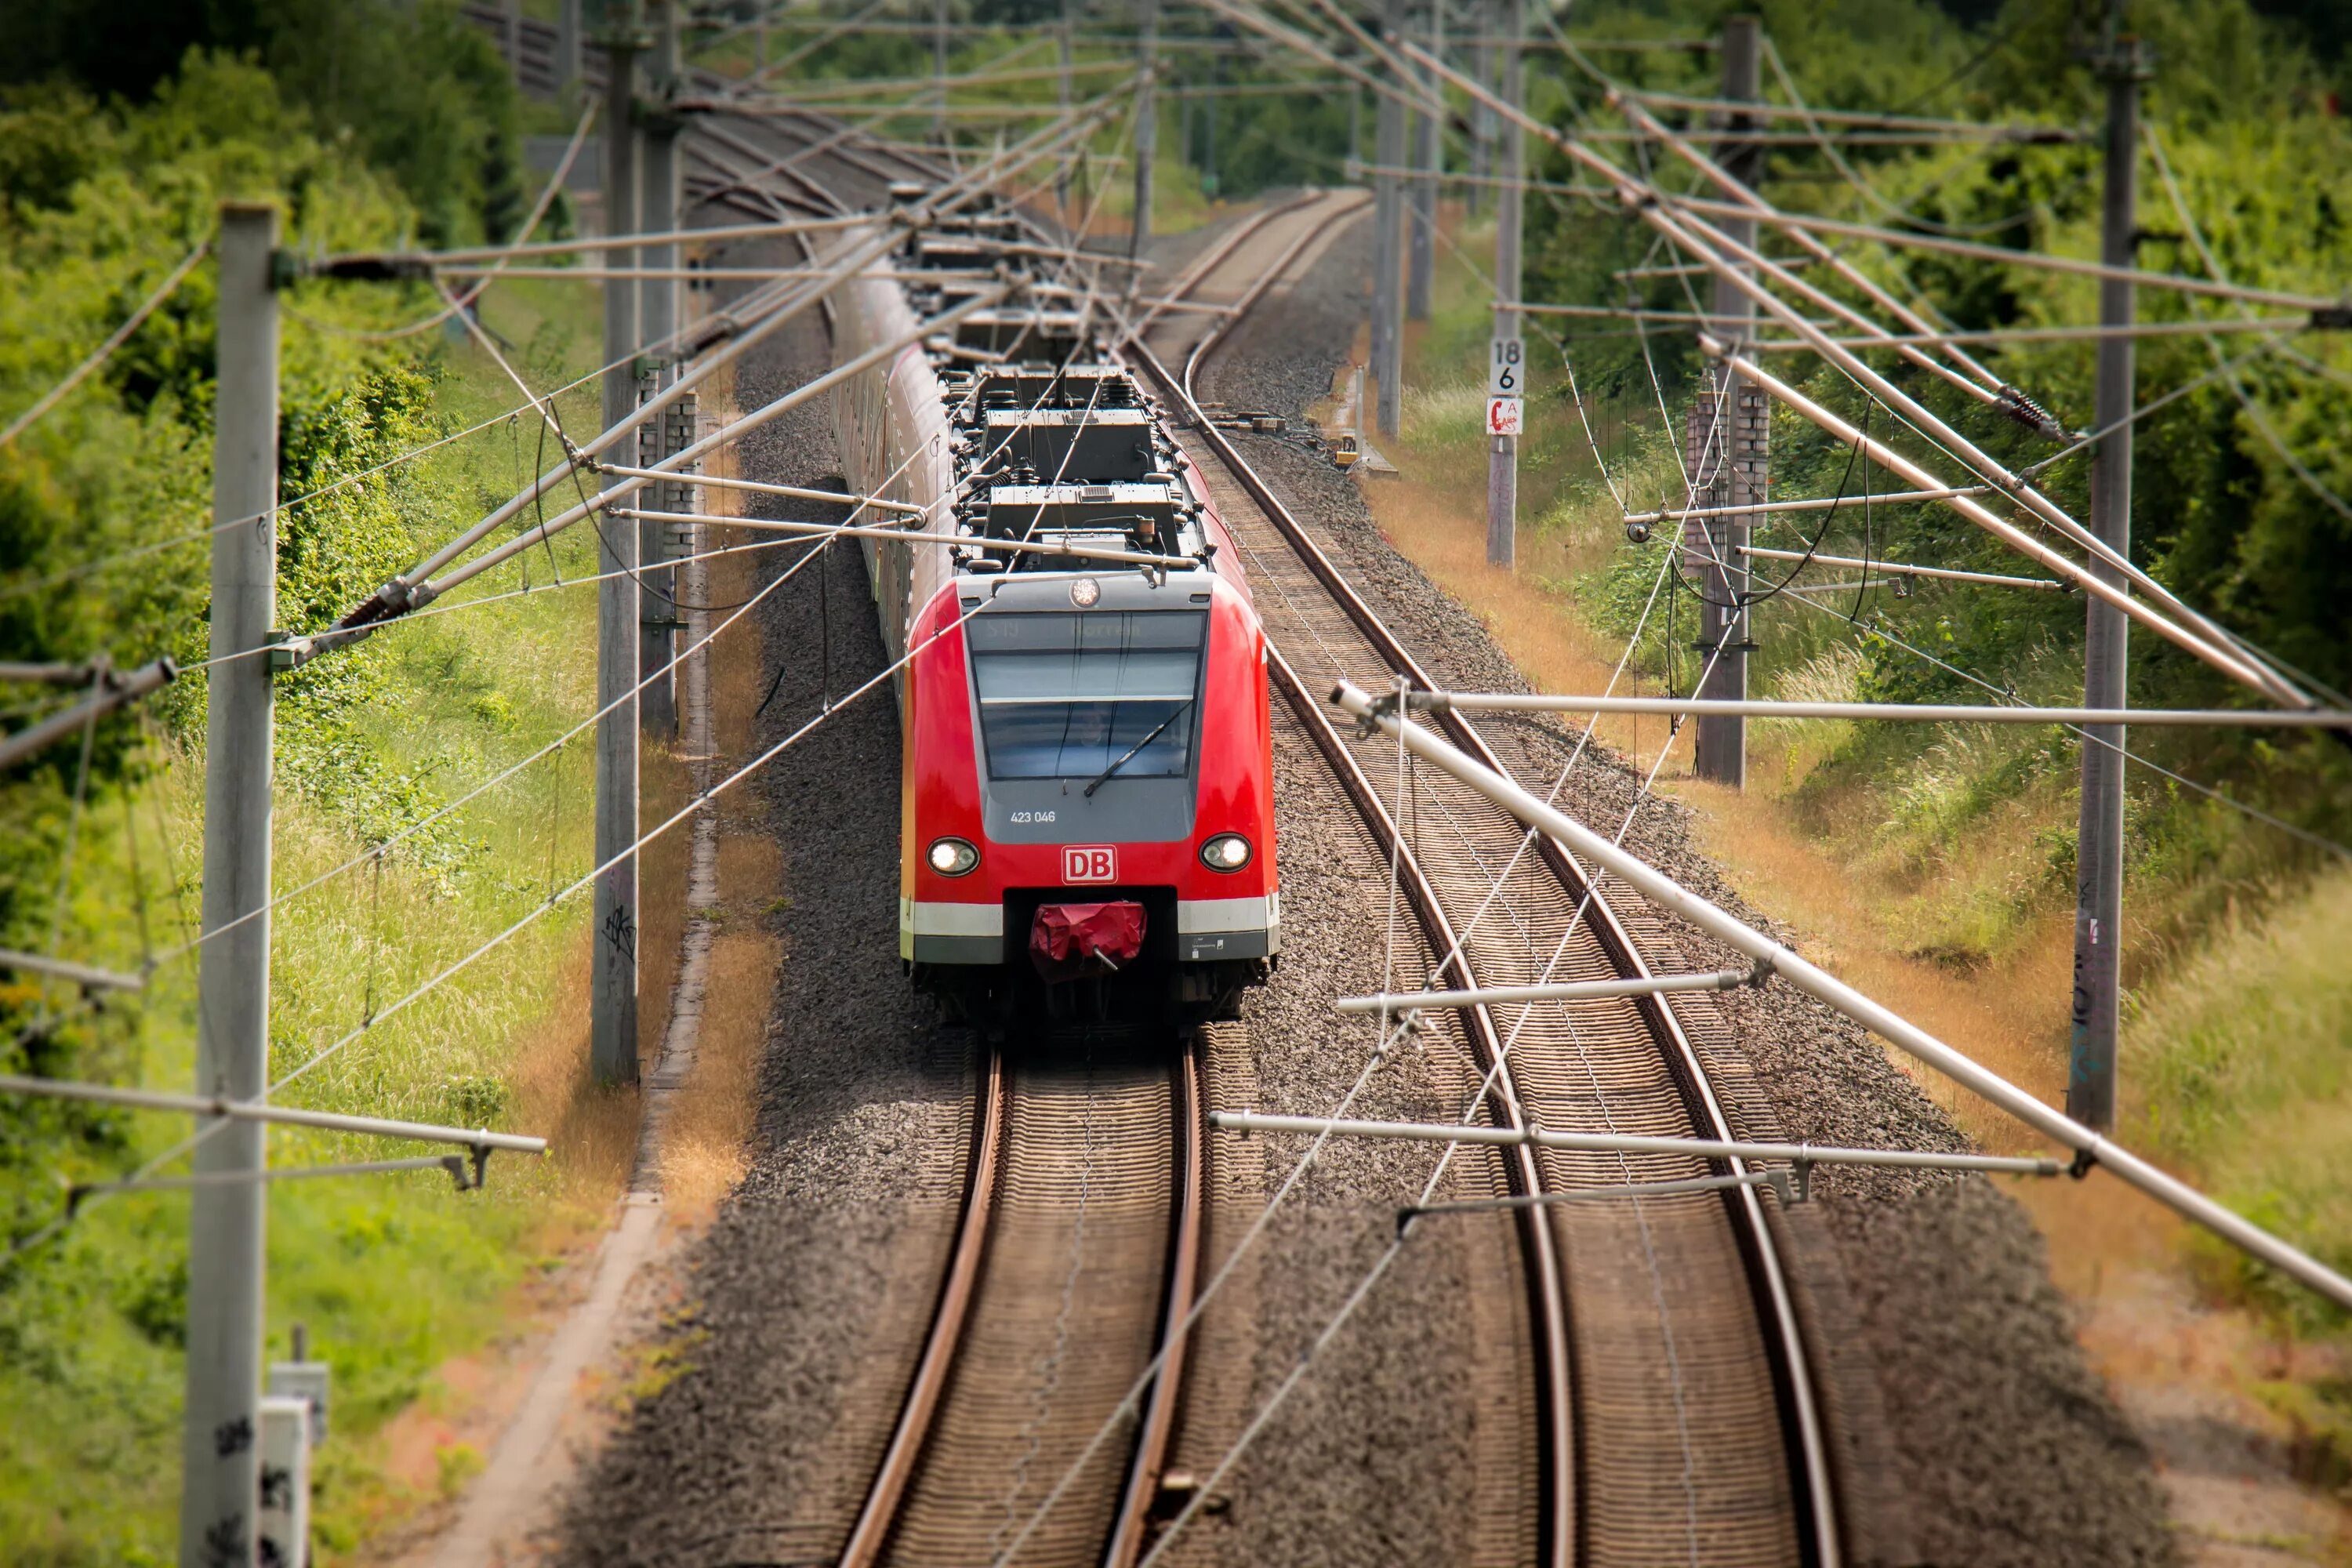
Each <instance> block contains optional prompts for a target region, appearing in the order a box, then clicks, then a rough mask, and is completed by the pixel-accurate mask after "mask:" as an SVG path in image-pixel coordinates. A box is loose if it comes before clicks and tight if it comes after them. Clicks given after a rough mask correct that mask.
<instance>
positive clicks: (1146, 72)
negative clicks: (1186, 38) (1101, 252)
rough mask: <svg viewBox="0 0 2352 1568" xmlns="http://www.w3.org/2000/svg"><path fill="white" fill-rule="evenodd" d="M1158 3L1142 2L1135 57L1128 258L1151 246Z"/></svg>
mask: <svg viewBox="0 0 2352 1568" xmlns="http://www.w3.org/2000/svg"><path fill="white" fill-rule="evenodd" d="M1159 64H1160V0H1143V45H1142V48H1141V50H1140V51H1139V55H1138V57H1137V80H1136V89H1135V216H1134V218H1133V220H1132V221H1131V223H1130V224H1129V228H1128V237H1127V255H1128V259H1129V260H1136V259H1139V258H1141V256H1142V255H1143V247H1145V246H1147V245H1150V243H1151V163H1152V160H1153V159H1155V158H1157V157H1158V156H1159V155H1160V104H1159V101H1158V100H1157V99H1156V98H1155V96H1154V95H1153V93H1152V90H1151V84H1152V79H1153V77H1155V76H1156V75H1158V74H1159Z"/></svg>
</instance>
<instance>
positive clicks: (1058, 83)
mask: <svg viewBox="0 0 2352 1568" xmlns="http://www.w3.org/2000/svg"><path fill="white" fill-rule="evenodd" d="M1074 5H1076V0H1062V26H1061V31H1060V32H1059V33H1058V34H1057V35H1056V36H1055V39H1054V44H1055V49H1056V51H1057V52H1058V54H1059V56H1060V59H1061V67H1062V73H1061V75H1060V76H1058V77H1056V78H1055V80H1054V103H1055V107H1056V108H1058V109H1059V110H1061V111H1062V112H1063V113H1064V114H1065V115H1066V114H1068V113H1069V112H1070V66H1071V63H1072V60H1073V58H1074V57H1075V55H1076V47H1075V42H1076V40H1075V39H1074V37H1072V27H1073V25H1074V18H1073V16H1071V11H1072V8H1073V6H1074ZM1075 162H1076V160H1075V159H1070V158H1065V159H1063V160H1062V161H1061V162H1060V163H1057V164H1056V165H1055V173H1054V205H1055V210H1056V211H1058V212H1059V213H1060V214H1061V215H1062V221H1063V222H1064V223H1065V224H1067V223H1068V221H1069V216H1070V166H1071V164H1072V163H1075Z"/></svg>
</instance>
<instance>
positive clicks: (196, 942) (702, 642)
mask: <svg viewBox="0 0 2352 1568" xmlns="http://www.w3.org/2000/svg"><path fill="white" fill-rule="evenodd" d="M1103 199H1104V193H1097V197H1096V201H1097V205H1099V204H1100V202H1101V201H1102V200H1103ZM1055 254H1057V255H1062V256H1064V257H1066V258H1067V257H1069V256H1072V255H1073V254H1075V251H1074V249H1073V248H1070V247H1066V248H1065V249H1063V250H1061V251H1057V252H1055ZM1075 352H1076V351H1074V353H1075ZM978 395H979V387H978V385H977V384H975V386H974V387H973V389H972V391H971V393H970V394H968V395H967V400H969V399H971V398H976V397H977V396H978ZM1044 396H1045V394H1044V393H1043V392H1041V393H1040V394H1039V397H1040V398H1041V399H1042V398H1043V397H1044ZM518 412H520V411H518ZM1012 439H1013V433H1012V432H1010V431H1008V432H1007V433H1006V435H1005V436H1004V437H1003V438H1002V439H1000V441H999V442H998V444H997V446H996V447H995V448H993V449H992V452H991V453H990V454H989V456H991V457H992V456H993V454H994V452H997V451H1002V450H1003V449H1004V448H1005V447H1007V446H1008V445H1009V444H1010V443H1011V441H1012ZM914 457H915V454H914V453H909V454H908V457H907V458H903V459H901V461H900V463H899V465H898V469H895V470H893V472H892V473H891V474H890V475H888V476H887V477H886V478H885V479H884V480H883V483H884V485H885V486H887V485H888V484H890V483H892V482H895V480H896V479H897V478H898V473H900V472H903V471H904V470H905V468H907V466H908V464H909V463H911V462H912V461H913V460H914ZM982 466H983V467H984V466H985V464H984V462H983V465H982ZM634 471H635V473H637V474H640V475H645V474H656V473H658V472H659V470H656V469H640V470H634ZM699 482H711V481H710V477H709V476H700V477H699ZM730 483H740V485H741V487H742V488H745V489H751V490H755V491H773V492H779V493H783V494H786V495H788V496H789V495H794V494H798V495H800V496H803V497H804V498H806V499H838V500H844V501H854V502H856V505H855V506H854V507H853V509H852V510H851V512H850V514H849V515H850V516H851V517H852V518H855V517H856V515H857V514H858V512H859V511H860V510H866V508H868V507H881V508H890V509H893V510H902V511H914V512H917V513H920V512H922V511H924V510H926V509H923V508H919V507H908V506H906V505H905V503H899V502H891V501H887V500H880V499H879V498H874V497H854V496H848V495H839V496H838V497H837V498H836V496H835V492H826V491H815V490H808V491H801V490H800V489H799V488H798V487H793V486H768V485H762V484H759V483H756V482H753V481H730ZM698 515H699V514H698ZM701 521H706V522H716V523H719V524H722V525H725V526H730V527H736V526H740V527H745V528H748V529H757V528H759V527H761V526H762V525H763V524H764V523H766V522H767V521H768V520H761V519H743V518H731V517H730V518H710V517H707V516H705V517H701ZM894 537H904V536H901V535H896V534H894ZM797 542H801V541H800V540H797V539H792V540H782V541H770V542H759V543H751V544H744V545H734V546H729V547H725V548H723V549H720V550H716V551H710V552H703V553H702V554H700V555H698V556H693V557H688V558H687V559H688V560H698V559H708V558H710V557H711V556H716V555H719V554H729V553H738V552H748V551H752V550H765V549H771V548H777V547H780V546H782V545H785V544H791V543H797ZM816 554H817V552H816V551H814V550H812V551H810V552H807V553H805V554H803V556H802V557H801V559H799V560H798V561H795V562H794V563H793V565H792V566H791V567H790V568H788V569H787V570H786V571H785V572H783V573H782V574H781V575H780V576H778V577H777V578H776V579H775V580H774V581H772V582H771V583H770V584H768V585H767V586H766V587H765V588H763V589H762V590H761V593H760V594H758V595H754V596H753V597H752V598H751V600H750V601H748V602H747V603H746V604H744V605H740V606H738V607H736V608H735V610H734V612H733V613H732V614H730V616H728V617H727V619H726V620H724V621H721V622H720V623H719V624H718V625H717V626H712V627H710V628H709V630H708V631H707V632H706V633H705V634H704V635H703V636H702V637H699V638H698V639H696V640H695V641H693V642H692V643H690V644H688V645H687V646H686V647H682V648H680V649H679V650H678V651H677V654H676V655H675V656H674V657H673V658H671V660H670V662H669V663H668V664H667V665H666V666H664V667H663V668H660V669H657V670H655V671H653V672H651V673H649V674H648V675H646V677H645V678H644V679H641V680H640V681H639V683H638V687H637V689H638V690H641V689H643V688H644V687H645V686H646V685H649V684H651V683H652V682H653V681H656V680H658V679H664V678H666V677H667V675H668V674H669V672H670V671H671V670H674V669H675V668H678V667H679V666H680V665H682V664H683V663H684V662H685V661H686V660H687V659H688V658H691V657H693V656H694V655H695V654H696V653H698V652H699V651H700V650H701V649H703V648H705V647H709V645H710V644H711V642H712V641H713V640H714V639H715V638H716V637H718V636H719V634H720V633H721V632H723V631H725V630H726V629H727V628H728V627H729V626H732V625H733V624H734V623H735V622H736V621H737V620H739V619H740V618H741V617H742V616H744V615H746V614H748V613H749V612H750V610H751V608H752V607H753V606H754V605H757V604H758V603H759V602H760V601H761V599H762V598H764V597H765V596H766V595H768V594H769V593H772V592H774V591H775V590H776V589H778V588H781V587H782V586H783V584H785V583H786V582H789V581H790V580H791V579H792V577H793V575H795V574H797V573H799V572H800V571H801V570H802V568H803V567H805V566H807V565H808V564H809V563H811V562H812V561H813V560H814V559H815V558H816ZM605 575H617V574H605ZM602 580H603V579H602V578H601V577H576V578H572V579H569V580H566V581H559V582H558V583H555V584H542V585H541V586H539V587H536V588H534V587H532V586H530V584H525V585H524V586H523V587H522V588H520V589H519V590H515V591H513V592H511V593H508V594H501V595H485V596H484V597H482V598H479V599H467V600H459V601H456V602H451V603H444V604H436V605H431V606H429V607H427V608H425V609H423V610H419V611H416V612H414V613H413V614H412V616H409V617H405V618H409V619H421V618H425V617H428V616H434V615H436V614H448V613H452V612H455V611H458V610H463V609H467V608H470V607H473V606H475V605H487V604H492V603H497V602H499V601H501V600H504V599H508V598H514V597H520V596H523V595H529V594H532V593H546V592H551V591H554V590H555V589H558V588H562V587H568V586H579V585H582V584H586V583H591V582H598V581H602ZM300 640H301V639H296V641H297V643H298V644H299V641H300ZM258 651H267V650H258ZM239 657H246V656H243V655H226V656H223V658H224V659H226V658H239ZM208 662H209V663H218V662H222V660H221V659H215V660H212V661H208ZM633 695H635V691H632V692H631V693H628V694H625V695H624V696H623V697H621V698H619V699H616V700H615V703H614V705H613V706H617V705H618V704H619V703H620V702H624V701H626V700H627V699H628V697H629V696H633ZM610 710H611V708H610V707H608V708H606V709H600V710H597V711H596V712H594V713H592V714H590V715H589V716H588V717H587V718H586V719H584V720H583V721H581V722H580V723H579V724H577V725H575V726H574V727H573V728H572V729H571V730H569V731H565V732H564V733H563V734H562V735H559V736H557V737H556V739H555V740H553V741H552V742H549V743H548V744H546V745H544V746H542V747H541V748H540V749H539V750H538V751H536V752H531V753H530V755H528V756H525V757H523V758H522V759H520V761H518V762H516V763H512V764H510V765H509V766H508V767H507V768H505V769H503V770H501V771H500V772H499V773H495V774H493V775H491V776H490V777H489V778H488V779H485V780H484V781H482V782H481V783H480V784H477V785H476V786H475V787H474V788H473V789H471V790H468V791H467V792H466V793H465V794H464V795H459V796H457V798H456V799H454V800H451V801H448V802H446V803H445V804H444V805H441V806H439V807H437V808H436V809H435V810H434V811H433V812H431V813H429V814H427V815H426V816H424V817H423V818H420V819H419V820H418V821H416V822H414V823H412V824H410V825H408V826H405V827H403V828H401V829H398V830H397V831H395V832H394V833H393V834H392V835H391V836H390V837H387V838H385V839H384V840H383V841H382V842H380V843H379V844H377V845H376V846H374V847H372V848H371V849H369V850H367V851H364V852H362V854H360V855H356V856H353V857H352V858H350V859H348V860H346V861H345V862H344V863H343V864H341V865H340V866H337V867H335V868H331V869H330V870H328V871H326V872H323V873H321V874H320V875H319V876H316V877H313V878H312V879H310V880H309V881H307V882H305V883H303V884H302V885H300V886H299V887H297V888H294V889H289V890H288V891H286V892H282V893H278V894H277V895H275V896H274V897H273V898H271V899H270V900H269V901H268V904H267V905H266V906H265V907H264V909H263V910H254V911H250V912H249V913H247V915H244V916H240V917H238V918H237V919H236V920H232V921H227V922H225V923H224V924H222V925H221V926H219V927H218V928H216V929H215V930H213V931H205V932H203V933H201V934H198V935H193V936H191V937H190V938H189V939H188V940H187V941H186V942H183V943H182V944H181V945H180V946H178V947H176V948H173V949H171V950H170V951H168V952H163V953H161V954H159V955H157V956H156V957H155V958H154V960H153V961H152V963H150V965H149V967H150V968H151V969H152V967H153V966H154V965H155V964H160V963H164V962H168V961H170V960H173V959H175V958H178V957H181V956H183V955H184V954H185V953H188V952H193V951H194V950H195V949H196V948H198V947H199V946H201V945H202V944H203V943H204V942H207V941H210V940H212V939H213V938H214V937H216V936H219V935H221V934H223V933H225V932H226V931H229V930H231V929H234V928H235V927H236V926H238V925H241V924H243V923H244V922H245V921H247V920H251V919H255V918H257V917H258V916H259V915H260V914H262V913H264V912H266V911H267V910H275V909H277V908H278V906H279V905H280V904H283V903H285V902H287V901H289V900H291V899H294V898H298V897H299V896H301V895H302V894H304V893H307V892H309V891H310V890H312V889H315V888H318V887H320V885H322V884H324V883H325V882H327V881H330V880H331V879H334V878H336V877H339V876H341V875H344V874H346V873H348V872H350V871H351V870H352V869H354V868H358V867H360V866H362V865H366V864H369V863H371V862H373V863H375V864H378V865H381V863H382V859H383V856H384V855H385V854H386V853H388V852H389V851H390V850H391V849H393V848H394V847H396V846H397V845H398V844H399V843H400V842H401V841H402V840H403V839H404V838H406V837H410V836H411V835H413V834H415V833H418V832H421V831H422V830H424V829H425V827H427V826H430V825H431V824H432V823H434V822H436V821H438V820H440V819H441V818H443V817H445V816H448V815H450V814H451V813H453V812H455V811H457V810H458V809H459V808H461V807H462V806H464V805H467V803H468V802H470V801H472V800H474V799H476V798H477V797H478V796H480V795H483V794H485V793H487V792H488V791H489V790H491V789H494V788H496V787H497V786H498V785H499V784H503V783H504V782H506V781H507V780H508V779H509V778H512V777H513V776H515V775H516V774H517V773H520V772H521V771H522V770H523V769H525V768H527V767H529V766H530V765H531V764H533V763H537V762H539V761H541V759H543V758H545V757H548V756H551V755H554V754H556V753H558V752H561V751H562V748H563V746H564V744H565V743H566V742H568V741H570V740H572V739H574V738H576V737H577V736H578V735H580V734H581V733H583V731H587V730H588V729H590V728H592V727H593V725H594V724H595V723H596V722H597V721H599V720H600V719H602V718H603V717H604V714H605V713H606V712H608V711H610ZM168 847H169V846H168V843H167V845H166V848H167V849H168ZM175 886H176V882H175ZM550 896H551V897H552V896H553V889H552V886H551V889H550ZM183 916H184V911H183ZM185 923H186V921H185V919H184V918H183V924H185Z"/></svg>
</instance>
